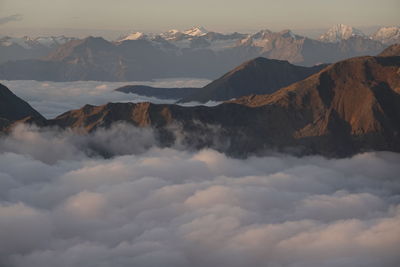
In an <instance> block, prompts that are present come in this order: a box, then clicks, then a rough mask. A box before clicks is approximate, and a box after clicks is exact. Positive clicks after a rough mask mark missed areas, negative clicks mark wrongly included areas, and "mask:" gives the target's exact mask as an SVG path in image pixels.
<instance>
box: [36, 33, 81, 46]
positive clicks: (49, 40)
mask: <svg viewBox="0 0 400 267" xmlns="http://www.w3.org/2000/svg"><path fill="white" fill-rule="evenodd" d="M76 39H77V38H74V37H65V36H64V35H61V36H46V37H43V36H42V37H37V38H35V39H34V40H35V41H36V42H38V43H40V44H41V45H44V46H46V47H49V48H53V47H57V46H60V45H63V44H65V43H67V42H69V41H72V40H76Z"/></svg>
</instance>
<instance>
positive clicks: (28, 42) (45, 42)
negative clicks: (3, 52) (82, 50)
mask: <svg viewBox="0 0 400 267" xmlns="http://www.w3.org/2000/svg"><path fill="white" fill-rule="evenodd" d="M75 39H76V38H71V37H65V36H48V37H37V38H31V37H28V36H24V37H21V38H18V37H9V36H6V37H3V38H1V39H0V46H11V45H13V44H16V45H19V46H22V47H23V48H25V49H33V48H37V47H45V48H54V47H57V46H60V45H62V44H65V43H66V42H69V41H71V40H75Z"/></svg>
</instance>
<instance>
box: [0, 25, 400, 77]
mask: <svg viewBox="0 0 400 267" xmlns="http://www.w3.org/2000/svg"><path fill="white" fill-rule="evenodd" d="M393 31H394V32H395V29H394V30H393V29H392V30H390V31H389V30H387V29H386V30H383V28H382V29H381V33H379V34H378V33H377V34H376V35H374V37H368V36H365V35H363V34H361V33H360V32H358V31H357V30H355V29H354V28H351V27H349V26H345V25H341V26H340V27H339V28H337V29H336V31H334V35H333V36H334V37H335V38H336V39H335V40H334V41H330V39H329V38H328V39H327V40H314V39H311V38H307V37H304V36H300V35H297V34H295V33H293V32H292V31H290V30H284V31H281V32H272V31H269V30H262V31H259V32H257V33H254V34H241V33H230V34H222V33H217V32H212V31H208V30H206V29H204V28H202V27H194V28H191V29H188V30H185V31H178V30H171V31H168V32H165V33H162V34H148V33H138V32H134V33H132V34H129V35H127V36H125V37H123V38H120V39H119V40H117V41H115V42H110V41H107V40H105V39H103V38H100V37H98V38H95V37H88V38H85V39H82V40H71V41H69V42H67V43H65V44H63V45H61V46H57V49H56V50H52V52H51V53H50V54H48V52H49V51H48V49H47V48H46V49H45V50H43V51H42V52H41V53H40V55H41V56H42V58H41V59H29V60H22V61H21V60H18V61H15V62H6V63H3V64H1V65H0V79H34V80H50V81H77V80H102V81H138V80H151V79H162V78H177V77H190V78H193V77H195V78H207V79H215V78H217V77H218V76H220V75H222V74H223V73H226V72H227V71H229V70H230V69H232V68H234V67H235V66H237V65H239V64H241V63H242V62H244V61H247V60H251V59H253V58H256V57H266V58H269V59H278V60H287V61H289V62H290V63H292V64H296V65H302V66H313V65H316V64H322V63H332V62H336V61H339V60H342V59H345V58H349V57H355V56H363V55H376V54H378V53H379V52H380V51H382V50H383V49H384V48H386V47H387V46H388V45H389V44H391V43H392V42H396V40H398V39H396V38H397V37H396V36H397V35H396V33H392V32H393ZM378 32H379V31H378ZM382 32H383V33H386V34H383V33H382ZM388 32H390V33H391V34H388ZM338 34H339V35H338ZM12 47H14V46H12ZM16 47H17V46H16ZM20 48H21V49H23V48H22V47H20ZM2 49H5V50H7V49H8V50H10V49H11V46H10V47H5V46H4V47H3V46H1V45H0V50H2ZM13 49H14V48H13ZM8 50H7V51H8ZM17 50H18V49H17ZM25 50H26V49H25ZM25 50H23V51H20V50H18V51H19V52H18V51H17V52H16V51H14V52H12V53H11V52H7V53H3V55H4V54H8V55H11V54H15V53H16V54H18V55H21V56H22V55H24V53H25V52H26V51H28V50H26V51H25ZM46 51H47V52H46ZM0 52H1V51H0ZM46 53H47V56H45V57H44V54H46ZM7 57H8V56H7ZM15 57H16V59H23V58H26V57H25V56H22V57H18V56H15Z"/></svg>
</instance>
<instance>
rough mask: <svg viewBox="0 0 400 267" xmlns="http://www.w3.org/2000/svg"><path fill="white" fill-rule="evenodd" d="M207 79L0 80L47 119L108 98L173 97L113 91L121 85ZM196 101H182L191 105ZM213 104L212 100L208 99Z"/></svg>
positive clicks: (184, 84)
mask: <svg viewBox="0 0 400 267" xmlns="http://www.w3.org/2000/svg"><path fill="white" fill-rule="evenodd" d="M209 82H210V81H209V80H206V79H161V80H155V81H153V82H137V81H135V82H98V81H77V82H39V81H28V80H26V81H25V80H13V81H2V83H3V84H4V85H6V86H7V87H9V88H10V89H11V90H12V91H13V92H14V93H15V94H16V95H17V96H19V97H20V98H22V99H24V100H25V101H27V102H28V103H29V104H30V105H31V106H32V107H33V108H35V109H36V110H37V111H39V112H40V113H41V114H42V115H43V116H45V117H46V118H48V119H51V118H54V117H56V116H58V115H60V114H62V113H64V112H66V111H69V110H71V109H78V108H81V107H82V106H84V105H86V104H90V105H103V104H107V103H109V102H133V103H137V102H144V101H149V102H152V103H156V104H160V103H165V104H171V103H175V102H176V99H170V100H168V99H157V98H153V97H145V96H139V95H135V94H124V93H121V92H116V91H114V90H115V89H117V88H119V87H122V86H125V85H134V84H140V85H148V86H153V87H161V88H171V87H202V86H205V85H206V84H208V83H209ZM195 104H196V103H185V105H195ZM208 104H209V105H215V104H216V103H211V102H210V103H208Z"/></svg>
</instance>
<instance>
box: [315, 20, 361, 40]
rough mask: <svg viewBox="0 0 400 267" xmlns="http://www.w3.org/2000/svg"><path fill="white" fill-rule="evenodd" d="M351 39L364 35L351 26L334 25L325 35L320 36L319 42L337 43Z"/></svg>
mask: <svg viewBox="0 0 400 267" xmlns="http://www.w3.org/2000/svg"><path fill="white" fill-rule="evenodd" d="M351 37H365V34H364V33H363V32H362V31H360V30H358V29H356V28H353V27H351V26H348V25H345V24H336V25H334V26H333V27H332V28H330V29H329V30H328V31H327V32H326V33H324V34H323V35H321V36H320V37H319V40H320V41H323V42H328V43H337V42H340V41H342V40H348V39H350V38H351Z"/></svg>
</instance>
